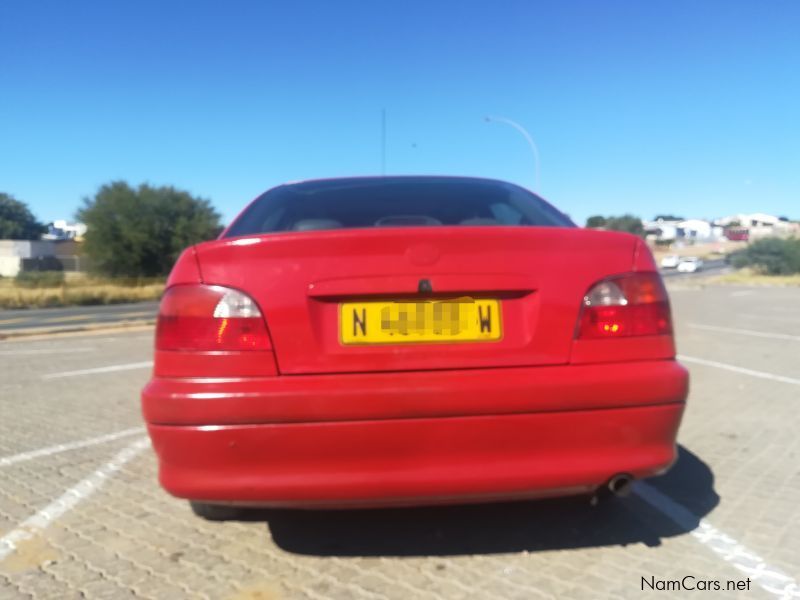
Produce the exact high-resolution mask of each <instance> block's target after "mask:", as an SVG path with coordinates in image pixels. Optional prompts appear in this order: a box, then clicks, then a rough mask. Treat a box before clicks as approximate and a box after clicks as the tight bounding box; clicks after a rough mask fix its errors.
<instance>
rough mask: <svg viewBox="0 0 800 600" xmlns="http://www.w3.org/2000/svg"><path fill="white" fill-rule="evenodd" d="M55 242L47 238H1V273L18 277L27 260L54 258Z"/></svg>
mask: <svg viewBox="0 0 800 600" xmlns="http://www.w3.org/2000/svg"><path fill="white" fill-rule="evenodd" d="M54 255H55V242H52V241H47V240H0V275H2V276H3V277H16V276H17V273H19V272H20V271H21V270H23V265H24V264H25V261H30V260H42V259H47V258H52V257H53V256H54Z"/></svg>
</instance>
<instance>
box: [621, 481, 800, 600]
mask: <svg viewBox="0 0 800 600" xmlns="http://www.w3.org/2000/svg"><path fill="white" fill-rule="evenodd" d="M633 491H634V493H635V494H636V495H637V496H639V497H640V498H641V499H642V500H644V501H645V502H647V503H648V504H649V505H650V506H652V507H653V508H655V509H656V510H658V511H659V512H661V513H662V514H664V515H665V516H667V517H668V518H669V519H670V520H671V521H672V522H674V523H675V524H677V525H678V527H681V528H682V529H687V530H690V531H691V533H692V537H694V538H695V539H696V540H697V541H699V542H700V543H701V544H703V545H704V546H706V547H707V548H709V549H710V550H711V551H712V552H713V553H714V554H716V555H717V556H720V557H722V559H723V560H725V561H726V562H728V563H730V564H731V565H732V566H733V567H735V568H736V569H738V570H739V571H741V572H742V573H745V574H746V575H747V576H748V577H749V578H750V579H752V580H753V581H754V582H755V583H756V584H758V585H759V586H760V587H761V588H763V589H764V590H766V591H767V592H769V593H770V594H772V595H774V596H777V597H778V598H784V599H787V600H788V599H790V598H800V585H798V583H797V581H795V580H794V579H793V578H792V577H791V576H790V575H787V574H786V573H784V572H783V571H781V570H780V569H777V568H775V567H773V566H771V565H768V564H767V563H766V562H764V559H763V558H761V557H760V556H759V555H758V554H755V553H754V552H751V551H750V550H748V549H747V548H745V547H744V546H742V545H741V544H740V543H739V542H737V541H736V540H735V539H733V538H732V537H730V536H729V535H726V534H725V533H724V532H722V531H720V530H719V529H717V528H716V527H714V526H713V525H711V524H710V523H708V522H707V521H706V520H705V519H700V518H698V517H697V516H695V515H694V514H692V512H691V511H689V509H687V508H686V507H685V506H683V505H681V504H678V503H677V502H675V501H674V500H672V498H670V497H669V496H665V495H664V494H662V493H661V492H659V491H658V490H657V489H656V488H654V487H653V486H651V485H648V484H646V483H642V482H641V481H639V482H637V483H636V485H634V487H633Z"/></svg>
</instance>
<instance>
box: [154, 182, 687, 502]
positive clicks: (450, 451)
mask: <svg viewBox="0 0 800 600" xmlns="http://www.w3.org/2000/svg"><path fill="white" fill-rule="evenodd" d="M156 338H157V339H156V357H155V368H154V373H153V377H152V379H151V381H150V382H149V383H148V384H147V386H146V387H145V389H144V390H143V394H142V401H143V410H144V415H145V419H146V421H147V423H148V429H149V432H150V435H151V437H152V439H153V443H154V447H155V450H156V453H157V455H158V458H159V472H160V480H161V483H162V485H163V486H164V487H165V488H166V489H167V490H168V491H169V492H171V493H172V494H174V495H176V496H179V497H183V498H188V499H192V500H198V501H203V502H210V503H233V504H250V505H258V506H276V507H284V506H286V507H306V508H314V507H349V506H383V505H419V504H434V503H441V502H447V503H449V502H467V501H484V500H500V499H512V498H529V497H541V496H549V495H566V494H576V493H584V492H591V491H593V490H594V489H596V488H598V487H600V486H603V485H605V484H606V483H607V482H608V481H610V480H611V479H612V478H614V477H615V476H618V475H624V476H626V477H633V478H642V477H648V476H651V475H654V474H657V473H660V472H662V471H663V470H665V469H666V468H668V467H669V465H670V464H671V463H672V461H673V460H674V458H675V437H676V433H677V429H678V426H679V423H680V419H681V414H682V411H683V407H684V401H685V398H686V394H687V385H688V380H687V373H686V371H685V369H684V368H683V367H682V366H681V365H679V364H678V363H677V362H676V361H675V348H674V343H673V337H672V328H671V320H670V310H669V303H668V300H667V296H666V292H665V290H664V287H663V284H662V283H661V279H660V277H659V275H658V273H657V268H656V265H655V263H654V261H653V258H652V256H651V254H650V252H649V250H648V249H647V248H646V246H645V245H644V244H643V243H642V242H641V240H639V239H638V238H636V237H634V236H631V235H627V234H621V233H613V232H603V231H593V230H584V229H579V228H576V227H574V226H573V225H572V224H571V222H570V221H569V220H568V219H567V218H566V217H564V216H563V215H561V214H560V213H558V212H557V211H555V209H553V208H552V207H550V206H549V205H547V204H546V203H544V201H542V200H541V199H539V198H538V197H536V196H534V195H532V194H530V193H529V192H525V191H524V190H521V189H520V188H516V187H515V186H511V185H510V184H503V183H501V182H494V181H485V180H472V179H461V178H377V179H347V180H330V181H327V182H308V183H301V184H294V185H291V186H283V187H282V188H277V189H276V190H273V191H271V192H268V193H267V194H265V195H264V196H263V197H261V198H260V199H258V200H257V201H256V202H255V203H254V204H253V205H251V206H250V207H249V208H248V209H247V210H246V211H245V212H244V213H243V214H242V215H241V216H240V217H239V218H238V219H237V220H236V221H235V222H234V224H233V225H232V226H231V228H229V230H228V231H227V232H226V233H224V234H223V236H222V237H221V238H220V239H219V240H216V241H212V242H207V243H203V244H199V245H197V246H194V247H192V248H190V249H188V250H187V251H186V252H184V254H183V255H182V256H181V257H180V259H179V260H178V263H177V264H176V266H175V268H174V270H173V272H172V274H171V276H170V279H169V281H168V285H167V291H166V293H165V296H164V299H163V300H162V305H161V310H160V315H159V323H158V328H157V335H156Z"/></svg>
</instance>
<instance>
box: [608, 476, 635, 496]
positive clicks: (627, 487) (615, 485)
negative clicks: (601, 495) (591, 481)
mask: <svg viewBox="0 0 800 600" xmlns="http://www.w3.org/2000/svg"><path fill="white" fill-rule="evenodd" d="M607 485H608V491H609V492H611V493H612V494H614V495H615V496H617V497H618V498H623V497H625V496H627V495H628V494H630V493H631V488H632V487H633V477H631V476H630V475H628V474H627V473H619V474H617V475H614V476H613V477H612V478H611V479H609V480H608V484H607Z"/></svg>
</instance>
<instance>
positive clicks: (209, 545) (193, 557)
mask: <svg viewBox="0 0 800 600" xmlns="http://www.w3.org/2000/svg"><path fill="white" fill-rule="evenodd" d="M670 291H671V295H672V301H673V311H674V316H675V321H676V327H677V339H678V347H679V353H680V355H681V358H682V360H683V361H684V364H686V365H687V366H688V367H689V369H690V370H691V373H692V389H691V394H690V399H689V405H688V408H687V412H686V415H685V418H684V423H683V425H682V429H681V432H680V438H679V443H680V458H679V460H678V462H677V464H676V465H675V467H674V468H673V469H672V471H670V472H669V473H668V474H667V475H665V476H663V477H660V478H657V479H653V480H650V481H648V482H645V483H643V484H642V483H640V484H637V487H636V489H635V491H634V493H633V494H632V495H631V496H630V497H628V498H625V499H619V500H614V501H611V502H607V503H601V504H600V505H599V506H597V507H592V506H590V505H589V503H588V502H587V501H586V499H569V500H548V501H540V502H526V503H515V504H504V505H488V506H467V507H455V508H436V509H404V510H381V511H349V512H317V513H297V512H273V513H261V514H257V515H255V517H254V518H253V519H252V520H248V521H246V522H228V523H209V522H205V521H203V520H201V519H199V518H197V517H195V516H194V515H193V514H192V513H191V512H190V510H189V508H188V506H187V505H186V504H185V503H184V502H182V501H179V500H176V499H173V498H171V497H169V496H167V495H166V494H165V493H164V492H163V491H161V489H160V488H159V487H158V485H157V482H156V472H155V460H154V457H153V455H152V451H151V450H150V448H149V445H148V444H147V442H146V438H145V437H144V435H143V430H142V429H141V418H140V414H139V401H138V392H139V389H140V388H141V386H142V385H143V383H144V382H145V380H146V379H147V377H148V361H150V360H151V350H150V349H151V344H152V331H151V330H150V329H141V330H135V331H128V332H114V333H108V332H93V333H92V334H87V335H74V336H70V337H54V338H39V339H30V340H11V341H5V342H0V598H3V599H5V598H36V599H44V598H53V599H55V598H58V599H61V598H83V597H86V598H126V597H136V598H138V597H141V598H170V599H173V598H210V599H215V598H238V599H244V598H270V599H274V598H313V599H318V600H320V599H324V598H363V599H371V598H375V599H377V598H403V599H405V598H431V599H433V598H436V599H449V598H480V599H483V598H489V599H492V598H493V599H509V598H520V599H522V598H525V599H531V598H619V597H625V598H627V597H639V596H642V595H654V596H656V597H658V596H659V595H660V596H663V597H672V596H674V595H676V594H675V593H674V592H670V591H665V590H661V589H660V588H659V587H658V586H659V582H669V581H675V580H681V581H683V582H685V583H686V584H687V585H694V586H695V587H698V585H699V586H700V587H702V585H703V583H702V582H704V581H711V582H713V581H717V582H720V584H721V587H722V590H719V591H715V590H713V589H712V591H708V592H707V594H710V595H711V596H712V597H720V598H722V597H739V598H800V587H798V583H797V582H798V580H799V579H800V435H798V423H799V422H800V421H799V420H798V400H799V399H800V289H799V288H743V287H741V288H740V287H733V286H719V287H705V288H704V287H701V286H699V285H695V284H691V283H686V282H683V281H678V282H672V283H670ZM687 576H690V577H692V578H694V579H688V580H686V579H684V578H685V577H687ZM643 578H645V579H646V580H647V581H650V582H652V584H653V586H654V587H656V590H651V589H650V588H649V587H647V586H645V589H644V591H643V590H642V587H643V582H642V580H643ZM748 580H749V581H748ZM729 581H732V582H734V585H736V584H738V585H740V586H741V587H744V586H745V585H747V586H748V588H749V589H745V590H743V591H730V590H726V589H725V588H726V586H727V583H728V582H729ZM664 585H667V584H666V583H664ZM712 587H713V586H712ZM685 595H686V596H692V597H695V596H698V592H697V591H687V592H685ZM700 596H701V597H704V596H703V595H702V594H700Z"/></svg>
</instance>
